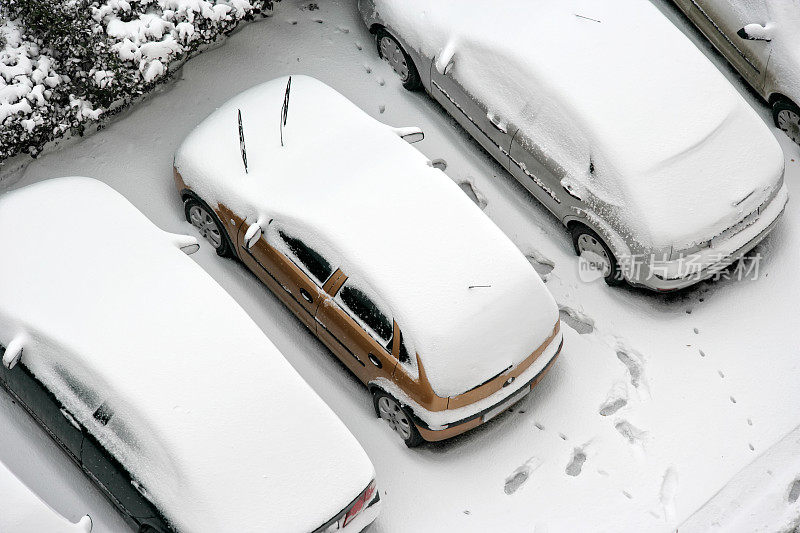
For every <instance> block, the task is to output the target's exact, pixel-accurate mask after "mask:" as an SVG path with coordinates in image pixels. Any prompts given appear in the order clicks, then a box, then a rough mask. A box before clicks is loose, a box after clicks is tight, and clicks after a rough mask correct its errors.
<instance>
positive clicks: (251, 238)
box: [244, 222, 264, 248]
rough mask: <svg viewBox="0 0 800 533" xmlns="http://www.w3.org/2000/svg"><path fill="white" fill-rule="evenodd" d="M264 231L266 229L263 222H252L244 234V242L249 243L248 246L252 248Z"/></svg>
mask: <svg viewBox="0 0 800 533" xmlns="http://www.w3.org/2000/svg"><path fill="white" fill-rule="evenodd" d="M263 233H264V230H262V229H261V224H260V223H259V222H254V223H252V224H250V227H249V228H247V233H245V234H244V242H245V243H247V247H248V248H252V247H253V246H255V244H256V243H257V242H258V239H260V238H261V235H263Z"/></svg>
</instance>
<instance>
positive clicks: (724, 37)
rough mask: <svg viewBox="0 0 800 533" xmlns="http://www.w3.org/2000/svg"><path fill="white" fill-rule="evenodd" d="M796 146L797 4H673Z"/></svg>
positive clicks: (799, 115) (799, 129)
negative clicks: (757, 96) (762, 102)
mask: <svg viewBox="0 0 800 533" xmlns="http://www.w3.org/2000/svg"><path fill="white" fill-rule="evenodd" d="M673 1H674V2H675V4H677V6H678V7H680V9H681V10H682V11H683V12H684V13H685V14H686V16H687V17H688V18H689V20H691V21H692V22H693V23H694V24H695V25H696V26H697V27H698V28H699V29H700V31H702V32H703V33H704V34H705V36H706V37H707V38H708V40H709V41H711V42H712V43H713V44H714V46H715V47H716V48H717V50H719V51H720V52H721V53H722V55H723V56H725V58H726V59H727V60H728V62H729V63H730V64H731V65H733V67H734V68H735V69H736V70H738V71H739V73H740V74H741V75H742V77H744V79H745V80H747V82H748V83H749V84H750V85H751V86H752V87H753V89H755V91H756V92H757V93H758V94H760V95H761V97H762V98H763V99H764V100H766V101H767V103H769V105H770V106H772V118H773V120H774V121H775V125H776V126H778V128H780V129H781V130H783V131H784V132H785V133H786V135H788V136H789V138H790V139H792V140H793V141H794V142H796V143H798V144H800V107H798V102H800V2H799V1H798V0H770V1H768V0H762V1H747V2H736V1H732V0H673Z"/></svg>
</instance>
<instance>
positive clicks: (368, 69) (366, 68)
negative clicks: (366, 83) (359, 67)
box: [364, 63, 372, 74]
mask: <svg viewBox="0 0 800 533" xmlns="http://www.w3.org/2000/svg"><path fill="white" fill-rule="evenodd" d="M364 70H366V71H367V74H372V67H371V66H369V65H367V64H366V63H365V64H364Z"/></svg>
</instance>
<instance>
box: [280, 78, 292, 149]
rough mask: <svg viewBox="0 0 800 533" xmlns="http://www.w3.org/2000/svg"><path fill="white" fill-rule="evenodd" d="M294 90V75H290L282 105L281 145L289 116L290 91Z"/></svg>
mask: <svg viewBox="0 0 800 533" xmlns="http://www.w3.org/2000/svg"><path fill="white" fill-rule="evenodd" d="M291 92H292V77H291V76H289V81H288V82H286V92H285V93H284V95H283V105H282V106H281V121H280V129H281V146H283V127H284V126H285V125H286V119H287V118H289V93H291Z"/></svg>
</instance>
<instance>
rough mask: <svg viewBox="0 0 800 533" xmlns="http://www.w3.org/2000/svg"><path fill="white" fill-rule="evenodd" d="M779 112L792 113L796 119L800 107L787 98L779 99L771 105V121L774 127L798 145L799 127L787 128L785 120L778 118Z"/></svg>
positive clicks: (799, 141)
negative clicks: (773, 122)
mask: <svg viewBox="0 0 800 533" xmlns="http://www.w3.org/2000/svg"><path fill="white" fill-rule="evenodd" d="M781 112H789V113H793V114H794V115H796V116H797V117H800V107H798V106H797V104H795V103H794V102H792V101H791V100H789V99H787V98H781V99H779V100H777V101H776V102H775V103H774V104H772V120H774V121H775V126H777V127H778V129H780V130H781V131H782V132H784V133H785V134H786V135H787V136H788V137H789V138H790V139H791V140H792V141H794V142H795V143H797V144H800V125H798V126H797V127H794V126H788V127H787V125H786V122H785V120H784V121H782V120H781V118H780V115H781ZM784 115H785V113H784Z"/></svg>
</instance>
